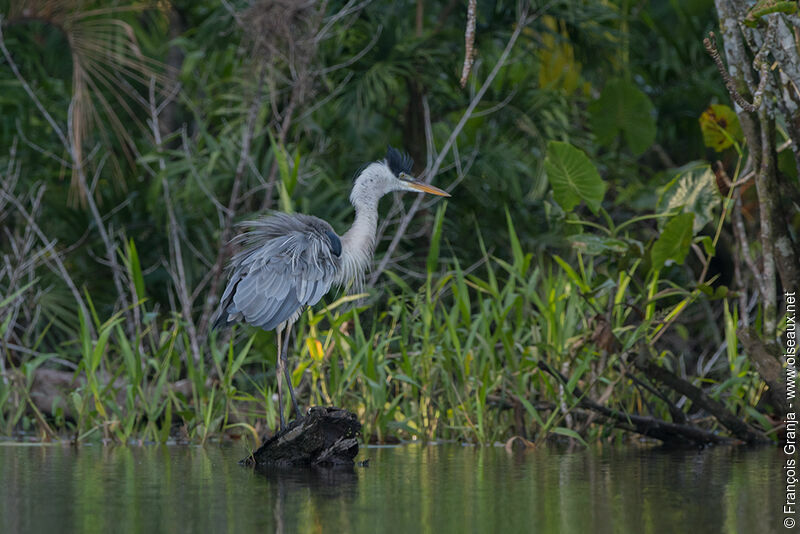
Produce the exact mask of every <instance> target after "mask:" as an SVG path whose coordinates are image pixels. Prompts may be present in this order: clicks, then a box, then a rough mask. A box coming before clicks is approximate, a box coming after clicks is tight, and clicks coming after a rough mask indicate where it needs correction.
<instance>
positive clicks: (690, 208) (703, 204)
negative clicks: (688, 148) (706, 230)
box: [657, 162, 722, 233]
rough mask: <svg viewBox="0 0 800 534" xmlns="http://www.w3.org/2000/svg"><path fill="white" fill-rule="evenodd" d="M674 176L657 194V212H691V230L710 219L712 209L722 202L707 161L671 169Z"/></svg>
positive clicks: (663, 213) (698, 229)
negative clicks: (692, 216)
mask: <svg viewBox="0 0 800 534" xmlns="http://www.w3.org/2000/svg"><path fill="white" fill-rule="evenodd" d="M674 172H675V177H674V178H672V180H670V181H669V182H668V183H667V185H665V186H664V189H663V191H662V193H661V199H660V201H659V205H658V208H657V213H659V214H662V215H669V214H672V213H675V212H683V213H692V214H693V215H694V232H695V233H696V232H698V231H700V229H701V228H703V227H704V226H705V225H706V224H708V223H710V222H711V221H713V220H714V209H715V208H717V207H718V206H719V205H720V204H721V203H722V197H721V196H720V194H719V189H718V188H717V182H716V178H715V176H714V172H713V171H712V170H711V166H710V165H708V164H707V163H700V162H691V163H687V164H686V165H684V166H683V167H680V168H678V169H675V171H674Z"/></svg>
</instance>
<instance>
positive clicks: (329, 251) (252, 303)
mask: <svg viewBox="0 0 800 534" xmlns="http://www.w3.org/2000/svg"><path fill="white" fill-rule="evenodd" d="M249 226H250V228H251V229H250V231H249V232H246V233H244V234H241V235H239V236H238V237H236V238H235V240H234V241H235V242H238V243H241V244H243V245H245V247H246V248H245V249H244V250H242V251H241V252H239V253H238V254H236V255H235V256H234V257H233V259H232V260H231V277H230V280H229V282H228V285H227V287H226V288H225V291H224V293H223V294H222V299H221V302H220V309H219V311H218V312H217V314H218V318H217V321H216V322H215V327H220V326H224V325H227V324H229V323H232V322H246V323H247V324H250V325H252V326H256V327H259V328H263V329H264V330H273V329H274V328H276V327H277V326H279V325H281V324H282V323H285V322H287V321H290V322H294V320H295V319H296V318H297V316H299V314H300V313H301V312H302V310H303V308H305V306H313V305H314V304H316V303H317V302H319V301H320V299H321V298H322V297H323V296H324V295H325V294H326V293H327V292H328V291H330V289H331V286H332V285H333V281H334V280H335V279H336V274H337V273H338V271H339V269H340V267H341V260H340V257H339V254H337V253H336V252H337V249H338V250H341V244H340V243H341V241H340V240H339V237H338V236H337V235H336V232H334V231H333V228H332V227H331V225H330V224H328V223H327V222H325V221H323V220H322V219H319V218H317V217H313V216H311V215H302V214H294V215H288V214H286V213H276V214H274V215H271V216H268V217H265V218H263V219H258V220H255V221H252V222H250V223H249Z"/></svg>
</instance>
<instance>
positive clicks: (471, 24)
mask: <svg viewBox="0 0 800 534" xmlns="http://www.w3.org/2000/svg"><path fill="white" fill-rule="evenodd" d="M477 4H478V1H477V0H469V5H468V6H467V29H466V31H465V32H464V43H465V46H464V66H463V67H462V68H461V88H462V89H463V88H464V87H466V86H467V78H469V73H470V71H472V64H473V63H474V62H475V13H476V11H477Z"/></svg>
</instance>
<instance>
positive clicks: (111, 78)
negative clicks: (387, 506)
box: [0, 0, 800, 444]
mask: <svg viewBox="0 0 800 534" xmlns="http://www.w3.org/2000/svg"><path fill="white" fill-rule="evenodd" d="M467 4H468V2H457V1H453V0H441V1H436V0H406V1H401V2H383V1H377V0H375V1H372V2H370V1H366V2H357V1H355V0H350V1H347V2H345V1H343V0H338V1H333V2H313V1H312V2H302V3H301V2H293V1H289V0H253V1H251V2H247V1H240V0H237V1H233V0H231V1H227V2H226V1H223V2H222V3H218V2H215V1H192V2H189V1H181V0H176V1H173V2H158V3H155V2H153V3H148V2H130V3H128V2H93V1H89V0H86V1H81V0H6V1H3V2H0V17H2V18H1V19H0V29H1V30H2V35H1V36H0V51H1V52H2V56H1V57H0V87H2V90H0V225H1V226H2V228H1V229H2V232H0V258H2V261H1V262H0V305H1V306H0V347H1V348H2V357H1V358H0V435H6V436H9V435H14V434H17V433H27V434H28V435H35V436H37V437H41V438H51V437H55V436H61V435H69V436H71V437H73V438H74V439H77V440H84V439H96V438H100V437H102V438H105V439H109V440H117V441H121V442H125V441H129V440H131V439H141V440H157V441H159V440H167V439H170V438H171V437H172V438H178V439H188V440H193V441H200V442H202V441H205V440H207V439H209V438H215V437H220V436H241V435H245V436H247V437H248V439H254V440H256V441H257V440H258V438H259V436H262V435H263V434H264V433H265V432H266V430H267V428H272V427H274V426H275V424H276V421H277V413H276V406H277V403H276V402H275V401H274V399H273V394H274V392H275V380H274V362H275V347H274V340H273V333H265V332H261V331H256V330H254V329H250V328H241V327H240V328H237V329H235V330H234V332H233V335H229V334H228V333H221V334H219V335H218V334H217V333H216V332H212V331H210V329H209V321H210V319H211V317H212V314H213V312H214V309H215V306H216V303H217V302H218V299H219V296H220V292H221V289H222V287H223V286H224V282H225V271H224V267H225V264H226V262H227V260H228V259H229V258H230V256H231V254H232V252H233V251H234V250H233V246H232V245H231V244H229V240H230V239H231V237H232V236H233V235H235V233H236V232H237V231H238V230H237V226H236V224H237V223H239V222H241V221H246V220H248V219H249V218H252V217H253V216H255V215H257V214H259V213H263V212H264V211H265V210H269V209H279V210H283V211H298V212H304V213H310V214H314V215H317V216H319V217H322V218H325V219H327V220H328V221H330V222H331V223H332V224H333V226H334V228H336V229H337V231H339V232H343V231H344V230H345V229H346V227H347V225H348V224H349V221H350V220H351V217H352V208H351V207H350V205H349V203H348V201H347V198H348V191H349V187H350V184H351V178H352V176H353V175H354V173H355V172H356V171H357V170H358V169H359V167H360V166H361V165H362V164H364V163H365V162H369V161H372V160H376V159H379V158H381V157H382V155H383V154H384V151H385V148H386V145H387V144H391V145H394V146H401V147H404V148H405V149H406V150H408V151H409V153H410V154H411V155H412V156H413V157H414V159H415V161H416V165H415V172H417V173H418V174H421V175H423V176H426V177H428V178H431V179H432V181H433V182H434V183H435V184H436V185H437V186H439V187H442V188H447V189H448V190H450V191H451V192H452V195H453V198H452V199H450V200H449V201H448V202H441V203H438V204H437V203H434V201H432V200H431V199H429V198H422V197H419V198H418V197H414V196H412V195H405V196H402V195H398V196H397V197H395V198H394V199H393V200H384V205H383V206H382V212H383V213H384V215H385V217H384V220H383V223H382V224H381V227H380V241H379V246H378V251H377V256H376V266H375V269H374V270H373V272H372V274H371V275H370V276H369V279H370V282H372V284H373V289H370V290H369V294H368V295H367V296H366V297H365V296H364V295H345V294H341V293H338V294H331V295H329V296H328V297H327V299H326V300H325V301H324V304H325V305H322V304H321V305H319V306H317V307H316V308H315V309H311V310H308V311H307V312H306V313H305V314H304V315H303V316H302V319H301V321H300V323H299V324H298V326H297V328H296V332H297V336H296V338H294V339H293V340H292V344H291V352H292V357H291V361H292V362H293V363H294V364H296V368H295V371H294V374H293V382H294V384H295V387H296V388H297V390H298V393H299V395H300V398H301V404H303V405H304V406H308V405H313V404H335V405H338V406H342V407H345V408H348V409H350V410H353V411H355V412H356V413H357V414H358V415H359V417H360V418H361V420H362V421H363V423H364V424H365V428H364V434H365V438H367V439H376V440H389V439H393V438H401V439H411V438H414V439H458V440H466V441H472V442H481V443H489V442H492V441H496V440H508V439H509V438H511V437H512V436H519V437H521V438H524V439H526V440H534V439H537V440H538V439H543V438H545V437H548V436H552V435H553V434H560V435H561V436H564V437H565V438H569V439H573V440H578V441H581V442H592V441H596V440H600V439H604V440H607V439H613V440H616V439H624V438H627V437H629V436H633V435H636V434H640V435H647V436H651V437H654V438H657V439H660V440H663V441H666V442H678V443H693V444H697V443H708V442H719V441H725V440H726V439H729V438H733V439H737V440H741V441H747V442H759V441H768V440H771V439H778V436H779V435H780V431H781V428H782V426H781V420H782V418H783V415H784V414H785V412H786V411H787V409H788V408H787V406H786V393H785V389H784V383H783V381H782V360H781V359H780V357H781V355H782V354H784V349H783V348H781V346H780V342H781V340H786V336H785V334H786V330H787V322H786V316H785V314H784V313H783V306H784V302H785V301H784V297H783V295H784V291H795V290H796V288H797V287H798V283H797V282H798V274H797V267H798V262H797V257H798V256H797V254H798V249H799V248H800V247H798V230H800V211H799V209H800V190H799V188H798V168H800V148H798V142H800V135H799V134H798V132H799V131H800V111H798V109H800V106H798V101H800V92H798V88H797V85H796V83H797V80H799V79H800V75H799V74H800V58H798V57H797V52H796V50H797V47H796V44H797V43H795V42H794V40H796V39H797V37H796V35H797V33H796V30H797V28H798V25H799V24H798V16H797V14H796V12H795V9H792V5H794V3H793V2H777V3H772V4H774V5H772V4H771V5H772V7H770V8H767V9H761V10H760V11H759V10H758V9H755V8H754V9H753V10H751V11H749V12H748V11H747V7H746V6H745V2H743V1H739V0H718V1H717V2H716V5H715V3H714V2H712V1H710V0H709V1H698V2H688V3H679V2H653V3H649V2H628V1H627V0H625V1H622V0H613V1H602V2H601V1H596V0H591V1H589V0H586V1H583V2H567V1H551V2H531V3H527V2H524V1H523V2H508V1H504V0H495V1H485V0H478V1H477V3H474V4H473V5H476V6H477V7H476V12H475V15H476V25H475V28H474V52H475V54H474V63H473V64H472V66H471V72H469V73H468V74H469V75H468V76H467V77H466V78H464V80H463V81H464V82H465V84H464V86H463V88H462V84H461V83H460V81H461V78H462V73H463V70H464V67H463V64H464V61H465V33H466V34H469V33H471V32H470V31H469V29H468V31H466V32H465V25H466V21H467V20H468V18H469V17H468V6H467ZM776 6H777V7H776ZM726 20H727V21H734V20H735V21H740V22H742V24H741V25H738V24H722V25H721V24H720V23H721V22H725V21H726ZM720 27H723V28H725V30H724V32H723V33H722V35H719V36H717V43H716V44H715V42H713V41H711V40H709V41H708V43H707V44H706V46H705V47H704V43H703V39H704V38H705V37H707V35H708V32H709V31H712V30H716V29H717V28H720ZM792 28H794V30H795V33H793V32H792ZM467 41H468V44H467V48H468V49H472V48H473V44H471V43H469V38H467ZM723 41H724V47H723ZM792 46H794V48H792ZM715 47H719V48H718V50H719V53H721V55H722V60H720V61H723V60H724V61H725V62H726V63H728V64H730V69H729V70H730V72H731V73H732V76H733V77H732V78H731V75H727V76H726V79H723V75H722V74H721V73H720V72H719V71H718V69H717V66H716V65H715V60H714V58H713V57H712V55H713V54H709V53H707V49H708V50H710V51H711V52H715V51H716V50H717V48H715ZM720 66H722V63H720ZM723 68H725V67H723ZM726 72H727V71H726ZM726 82H728V86H729V87H728V88H726ZM732 98H736V99H737V102H738V104H737V105H734V103H733V101H732ZM790 326H791V325H790ZM631 432H633V433H636V434H633V433H631Z"/></svg>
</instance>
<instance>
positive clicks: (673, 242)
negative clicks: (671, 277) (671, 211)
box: [650, 213, 694, 269]
mask: <svg viewBox="0 0 800 534" xmlns="http://www.w3.org/2000/svg"><path fill="white" fill-rule="evenodd" d="M693 223H694V213H681V214H679V215H676V216H675V217H673V218H672V220H670V221H669V222H668V223H667V225H666V226H665V227H664V231H663V232H661V235H660V236H659V238H658V239H657V240H656V242H655V243H653V250H652V251H651V252H650V258H651V259H652V261H653V268H654V269H661V268H662V267H663V266H664V265H666V263H667V262H669V261H672V262H675V263H677V264H678V265H683V260H685V259H686V254H687V253H688V252H689V246H690V245H691V243H692V235H693V233H692V225H693Z"/></svg>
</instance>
